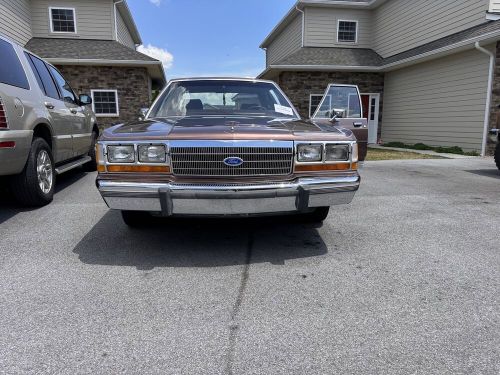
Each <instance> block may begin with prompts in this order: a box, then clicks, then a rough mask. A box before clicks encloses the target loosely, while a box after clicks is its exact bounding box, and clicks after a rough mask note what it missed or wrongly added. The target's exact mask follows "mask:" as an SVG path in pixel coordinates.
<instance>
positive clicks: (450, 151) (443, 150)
mask: <svg viewBox="0 0 500 375" xmlns="http://www.w3.org/2000/svg"><path fill="white" fill-rule="evenodd" d="M434 151H436V152H440V153H443V154H457V155H463V154H464V150H462V149H461V148H460V147H458V146H453V147H442V146H440V147H435V148H434Z"/></svg>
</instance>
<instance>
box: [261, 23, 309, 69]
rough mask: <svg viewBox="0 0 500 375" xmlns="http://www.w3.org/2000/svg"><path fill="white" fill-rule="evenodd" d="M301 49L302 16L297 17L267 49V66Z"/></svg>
mask: <svg viewBox="0 0 500 375" xmlns="http://www.w3.org/2000/svg"><path fill="white" fill-rule="evenodd" d="M301 47H302V16H297V17H296V18H295V19H294V20H293V21H292V22H290V24H289V25H288V26H287V27H286V28H285V29H284V30H283V31H282V32H281V33H280V34H279V35H278V37H276V39H274V40H273V41H272V42H271V44H270V45H269V46H268V47H267V53H266V56H267V64H268V65H269V64H274V63H276V62H278V61H279V60H281V59H283V58H284V57H286V56H289V55H290V54H292V53H293V52H295V51H297V50H298V49H300V48H301Z"/></svg>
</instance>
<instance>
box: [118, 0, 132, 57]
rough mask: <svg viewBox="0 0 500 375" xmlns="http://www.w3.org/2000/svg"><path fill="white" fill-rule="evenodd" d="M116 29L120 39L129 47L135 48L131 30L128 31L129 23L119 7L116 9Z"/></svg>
mask: <svg viewBox="0 0 500 375" xmlns="http://www.w3.org/2000/svg"><path fill="white" fill-rule="evenodd" d="M116 31H117V34H118V41H119V42H120V43H122V44H124V45H126V46H127V47H130V48H132V49H135V43H134V40H133V39H132V36H131V35H130V31H128V28H127V25H126V24H125V21H124V20H123V18H122V16H121V14H120V12H119V11H118V9H117V10H116Z"/></svg>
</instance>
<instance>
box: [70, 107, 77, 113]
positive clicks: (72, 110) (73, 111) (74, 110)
mask: <svg viewBox="0 0 500 375" xmlns="http://www.w3.org/2000/svg"><path fill="white" fill-rule="evenodd" d="M69 111H70V112H71V113H72V114H74V115H76V114H77V113H78V111H77V110H76V109H73V108H71V109H70V110H69Z"/></svg>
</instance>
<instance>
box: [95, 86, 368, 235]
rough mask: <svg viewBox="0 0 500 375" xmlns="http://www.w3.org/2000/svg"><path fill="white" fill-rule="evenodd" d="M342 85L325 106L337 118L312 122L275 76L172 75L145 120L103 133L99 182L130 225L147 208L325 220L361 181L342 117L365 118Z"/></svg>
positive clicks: (359, 122) (362, 123)
mask: <svg viewBox="0 0 500 375" xmlns="http://www.w3.org/2000/svg"><path fill="white" fill-rule="evenodd" d="M343 87H345V90H344V89H341V88H339V90H337V91H338V92H336V93H335V95H336V96H338V97H335V98H331V97H329V98H328V106H329V108H326V107H325V105H326V104H325V103H326V101H324V103H322V104H321V105H320V108H319V110H321V111H323V112H322V113H323V115H328V117H330V118H329V119H327V121H319V122H317V123H315V122H311V121H304V120H301V119H300V117H299V115H298V114H297V111H296V110H295V108H294V107H293V105H292V104H291V103H290V101H289V100H288V98H287V97H286V96H285V95H284V94H283V92H282V91H281V90H280V88H279V87H278V86H277V85H276V84H275V83H273V82H269V81H262V80H250V79H220V78H219V79H216V78H212V79H207V78H200V79H181V80H172V81H171V82H170V83H169V85H168V86H167V87H166V88H165V90H164V91H163V92H162V93H161V95H160V96H159V97H158V99H157V100H156V101H155V103H154V104H153V106H152V108H151V109H150V110H149V112H148V114H147V115H146V118H145V119H144V120H143V121H138V122H134V123H129V124H124V125H118V126H115V127H112V128H109V129H108V130H107V131H105V132H104V133H103V135H102V136H101V138H100V140H99V142H98V146H97V156H98V170H99V175H98V177H97V187H98V189H99V191H100V193H101V194H102V196H103V198H104V200H105V202H106V203H107V205H108V206H109V207H110V208H111V209H116V210H121V211H122V214H123V218H124V220H125V222H126V223H127V224H128V225H131V226H136V225H139V224H141V222H142V221H143V219H144V218H145V216H147V215H150V214H152V215H155V216H177V215H179V216H182V215H194V216H206V215H208V216H230V215H235V216H250V215H267V214H283V213H294V214H301V215H303V216H304V217H305V218H306V219H308V220H312V221H322V220H324V219H325V218H326V217H327V215H328V212H329V207H330V206H333V205H338V204H346V203H350V202H351V200H352V199H353V197H354V194H355V192H356V191H357V190H358V188H359V183H360V177H359V174H358V172H357V169H358V159H359V157H358V144H357V142H356V137H355V136H354V134H353V132H352V131H351V130H350V129H348V128H345V127H341V126H340V125H339V124H342V121H345V120H346V119H349V120H348V121H350V123H352V124H354V126H356V127H360V128H366V120H363V119H361V105H360V101H359V93H358V91H357V88H355V87H354V90H355V92H356V93H358V94H357V95H352V92H353V87H352V86H351V87H347V86H343Z"/></svg>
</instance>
